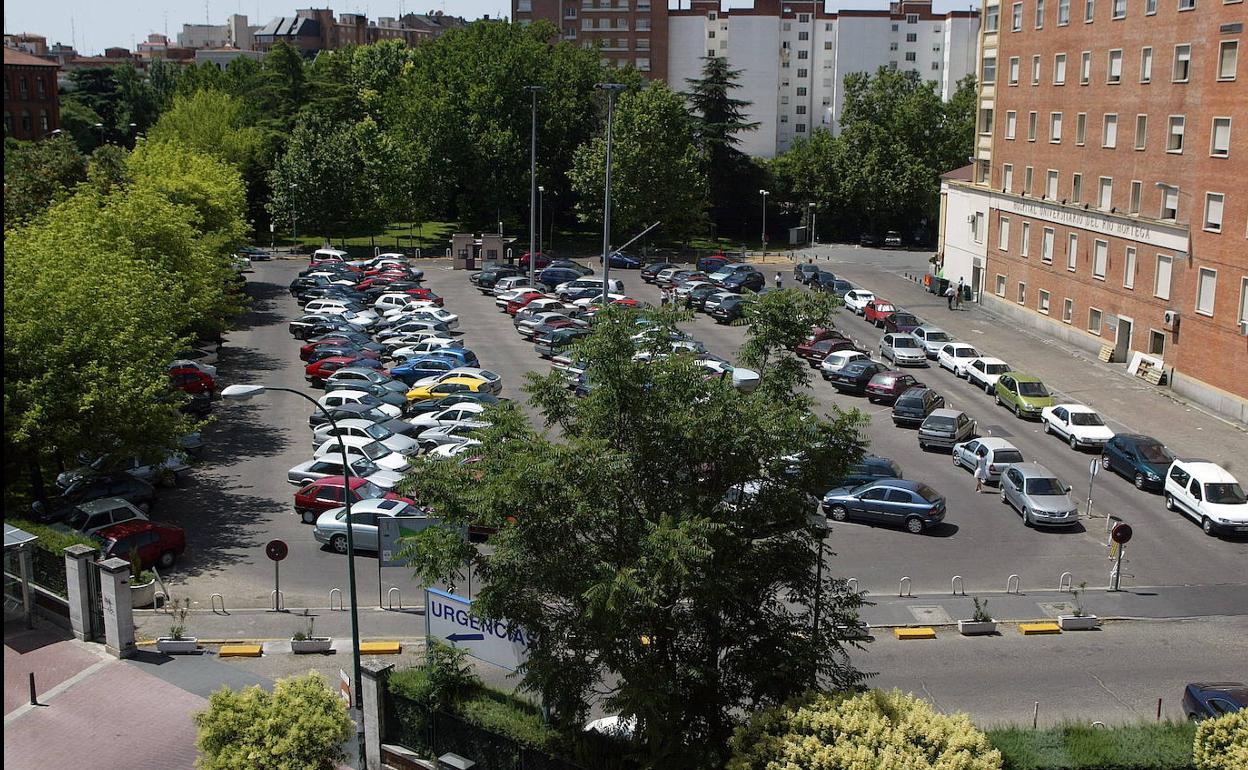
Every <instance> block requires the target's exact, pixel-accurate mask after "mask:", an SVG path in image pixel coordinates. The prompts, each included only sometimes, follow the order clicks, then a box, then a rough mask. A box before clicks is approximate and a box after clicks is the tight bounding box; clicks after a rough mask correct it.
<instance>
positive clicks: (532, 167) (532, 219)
mask: <svg viewBox="0 0 1248 770" xmlns="http://www.w3.org/2000/svg"><path fill="white" fill-rule="evenodd" d="M524 90H525V91H528V92H529V93H530V94H532V95H533V124H532V127H531V128H530V130H529V285H530V286H536V285H537V246H536V236H537V233H536V232H535V231H536V230H537V92H538V91H545V90H546V89H545V88H543V87H542V86H525V87H524ZM498 232H499V233H502V232H503V228H502V225H501V224H500V225H499V228H498Z"/></svg>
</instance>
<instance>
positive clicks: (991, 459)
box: [952, 436, 1023, 483]
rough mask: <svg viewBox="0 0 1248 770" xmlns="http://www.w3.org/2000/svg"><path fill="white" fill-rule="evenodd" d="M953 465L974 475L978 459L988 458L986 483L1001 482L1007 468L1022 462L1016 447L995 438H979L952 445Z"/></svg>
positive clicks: (1021, 456) (1021, 455)
mask: <svg viewBox="0 0 1248 770" xmlns="http://www.w3.org/2000/svg"><path fill="white" fill-rule="evenodd" d="M952 454H953V464H954V465H960V466H962V467H963V468H966V469H967V470H969V471H970V472H971V473H974V472H975V470H976V468H977V467H978V466H979V458H981V457H987V458H988V481H991V482H994V483H996V482H999V481H1001V474H1002V473H1005V469H1006V467H1007V466H1009V465H1011V464H1013V463H1021V462H1022V461H1023V453H1022V452H1020V451H1018V447H1016V446H1014V445H1013V444H1011V443H1010V442H1008V441H1006V440H1005V439H1003V438H999V437H997V436H981V437H980V438H977V439H972V440H970V441H964V442H962V443H961V444H954V445H953V452H952Z"/></svg>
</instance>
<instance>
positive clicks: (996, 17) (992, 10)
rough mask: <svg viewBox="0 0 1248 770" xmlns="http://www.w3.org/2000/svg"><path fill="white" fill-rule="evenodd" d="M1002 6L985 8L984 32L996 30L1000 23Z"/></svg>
mask: <svg viewBox="0 0 1248 770" xmlns="http://www.w3.org/2000/svg"><path fill="white" fill-rule="evenodd" d="M1000 16H1001V6H999V5H993V6H989V7H987V8H985V9H984V32H989V33H991V32H996V31H997V26H998V25H999V24H1000Z"/></svg>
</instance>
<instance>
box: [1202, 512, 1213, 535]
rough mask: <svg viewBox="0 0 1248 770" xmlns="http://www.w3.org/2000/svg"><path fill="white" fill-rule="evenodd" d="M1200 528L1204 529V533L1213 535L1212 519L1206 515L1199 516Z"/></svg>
mask: <svg viewBox="0 0 1248 770" xmlns="http://www.w3.org/2000/svg"><path fill="white" fill-rule="evenodd" d="M1200 528H1201V529H1202V530H1204V532H1205V534H1206V535H1209V536H1210V537H1212V536H1213V521H1212V520H1210V518H1209V517H1208V516H1205V517H1202V518H1201V520H1200Z"/></svg>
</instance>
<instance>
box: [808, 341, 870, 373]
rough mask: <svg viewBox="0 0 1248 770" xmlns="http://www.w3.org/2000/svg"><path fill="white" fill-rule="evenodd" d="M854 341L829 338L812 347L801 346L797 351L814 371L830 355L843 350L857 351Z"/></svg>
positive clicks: (811, 345)
mask: <svg viewBox="0 0 1248 770" xmlns="http://www.w3.org/2000/svg"><path fill="white" fill-rule="evenodd" d="M857 349H858V348H857V347H856V346H855V345H854V342H853V340H847V339H845V338H844V337H839V336H837V337H827V338H825V339H821V340H819V341H818V342H815V343H813V344H810V345H806V343H803V344H802V345H799V346H798V348H797V350H796V351H795V352H796V353H797V354H798V355H799V356H801V357H802V358H804V359H806V361H807V363H809V364H810V367H811V368H812V369H815V368H818V366H819V364H820V363H822V361H823V359H824V358H826V357H827V356H828V355H829V354H830V353H836V352H838V351H842V350H857Z"/></svg>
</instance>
